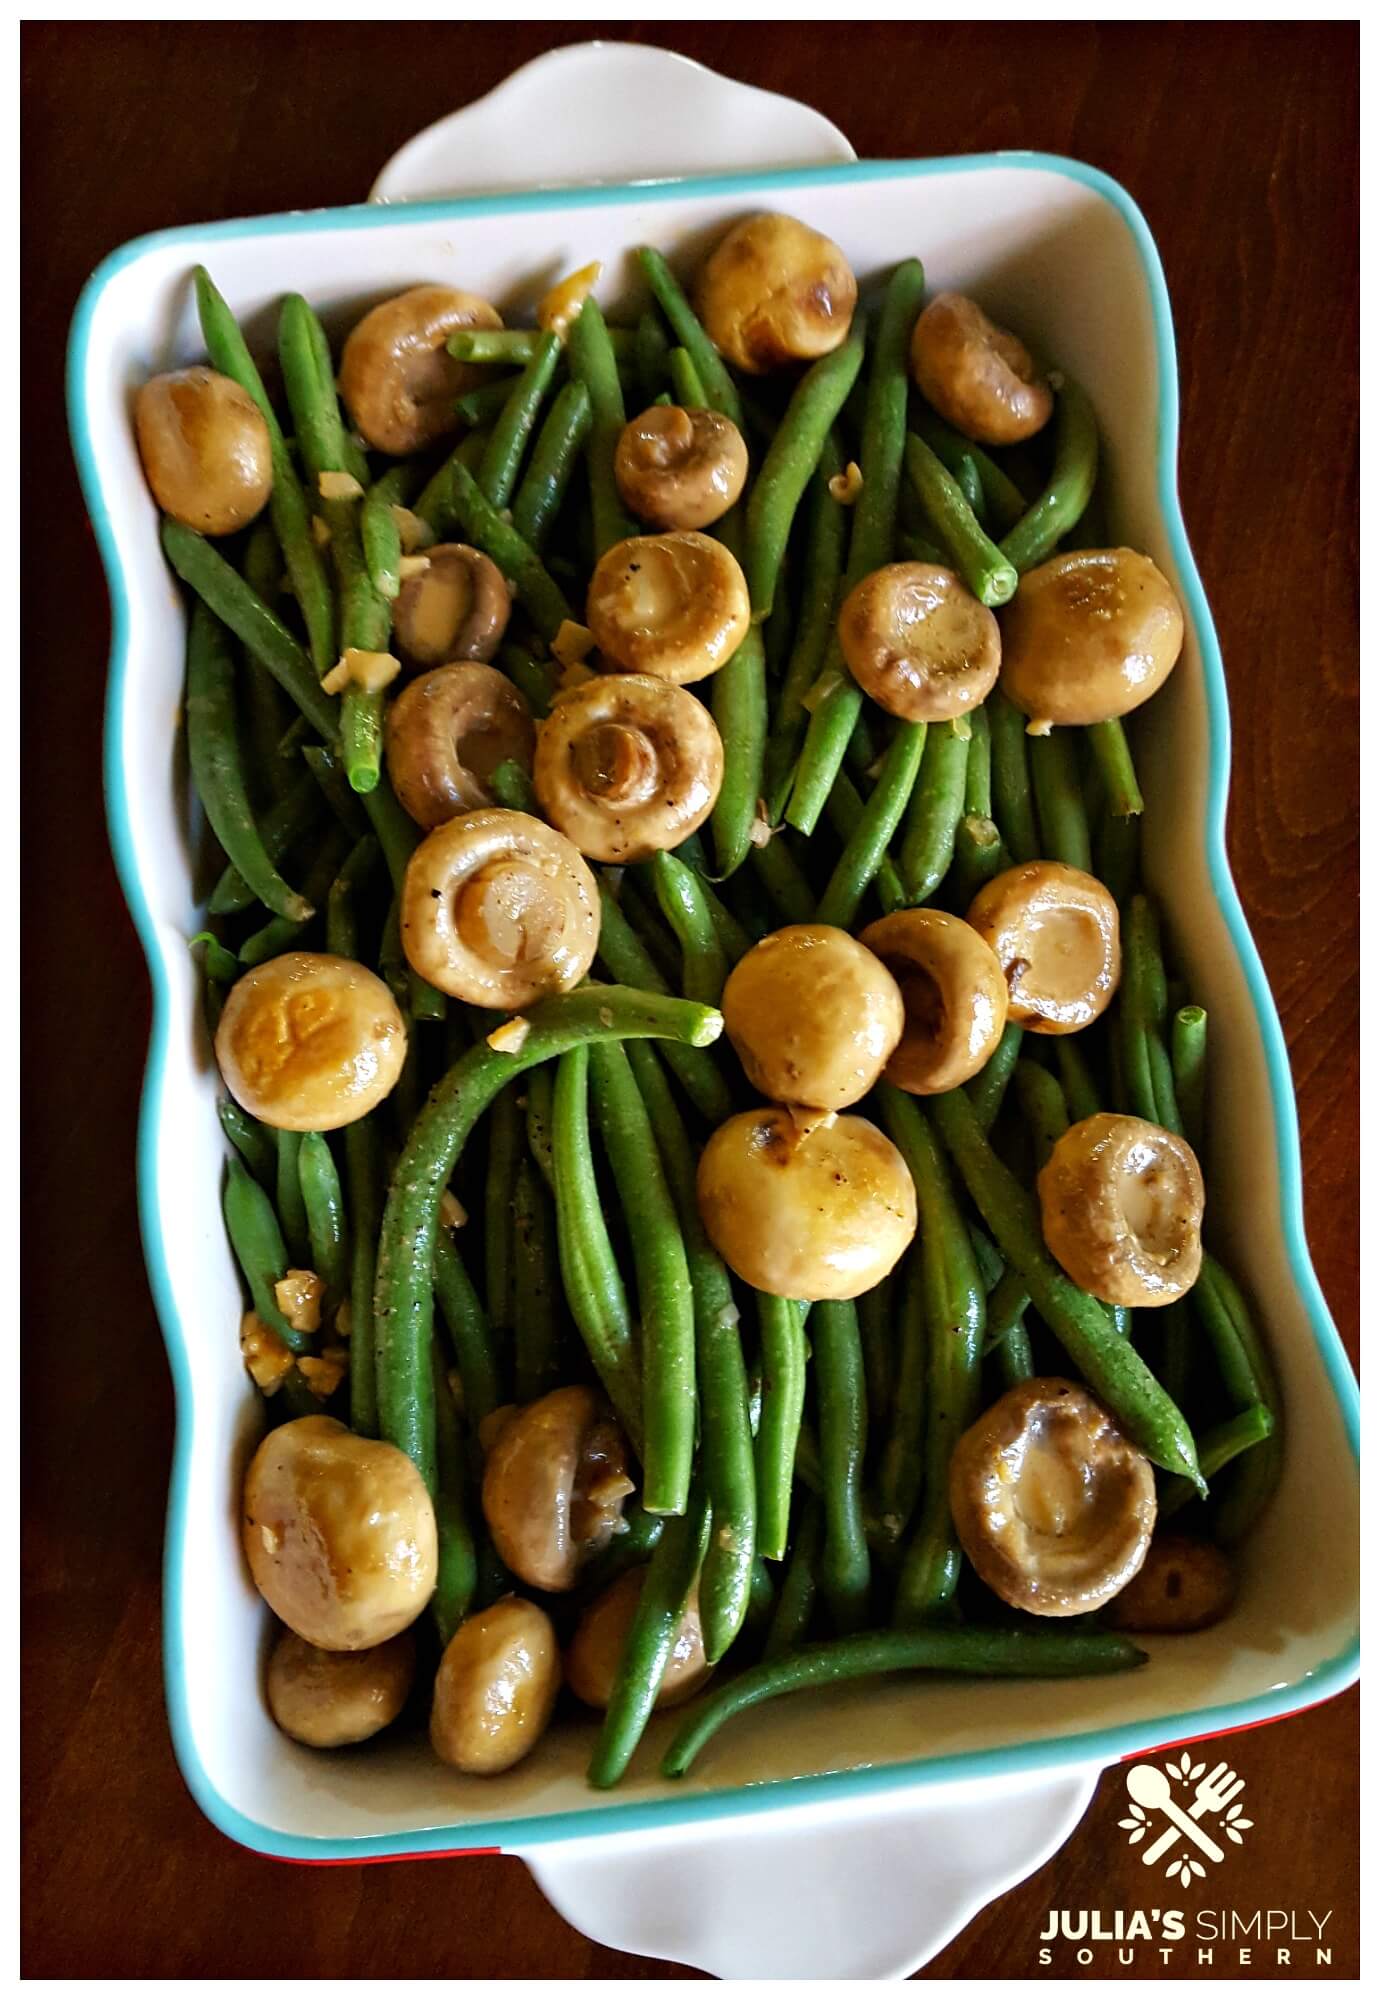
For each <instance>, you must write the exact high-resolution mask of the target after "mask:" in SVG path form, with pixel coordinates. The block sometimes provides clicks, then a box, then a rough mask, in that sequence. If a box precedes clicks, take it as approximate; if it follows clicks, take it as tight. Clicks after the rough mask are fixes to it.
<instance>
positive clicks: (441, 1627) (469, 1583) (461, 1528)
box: [431, 1342, 479, 1647]
mask: <svg viewBox="0 0 1380 2000" xmlns="http://www.w3.org/2000/svg"><path fill="white" fill-rule="evenodd" d="M431 1366H432V1380H433V1384H434V1394H435V1398H436V1590H435V1593H434V1595H433V1596H432V1599H431V1615H432V1618H433V1619H434V1620H435V1623H436V1632H437V1636H438V1637H439V1639H440V1641H441V1645H442V1646H443V1647H445V1646H448V1645H449V1644H450V1642H451V1640H452V1639H453V1638H454V1637H455V1634H456V1632H457V1631H458V1630H459V1628H460V1625H461V1623H462V1621H463V1620H464V1617H465V1614H466V1613H467V1612H468V1610H469V1608H470V1606H471V1604H472V1603H473V1602H474V1593H475V1587H476V1585H477V1583H478V1581H479V1564H478V1559H477V1557H476V1554H475V1547H474V1536H473V1534H472V1533H471V1531H470V1524H469V1520H468V1518H467V1514H466V1508H465V1446H464V1440H463V1438H462V1436H461V1432H460V1422H459V1418H458V1416H457V1414H456V1409H455V1402H454V1399H453V1397H452V1396H451V1393H450V1384H449V1382H447V1380H446V1371H445V1366H444V1364H443V1362H442V1359H441V1354H440V1350H439V1349H438V1348H437V1346H436V1345H435V1343H434V1342H433V1344H432V1350H431Z"/></svg>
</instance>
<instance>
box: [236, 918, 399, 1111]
mask: <svg viewBox="0 0 1380 2000" xmlns="http://www.w3.org/2000/svg"><path fill="white" fill-rule="evenodd" d="M406 1054H407V1030H406V1028H405V1027H404V1026H403V1018H402V1015H401V1014H400V1013H399V1011H398V1003H397V1001H396V1000H395V999H394V998H393V995H392V994H391V993H390V992H389V990H388V988H387V987H386V986H385V985H384V983H383V981H382V980H381V979H380V978H379V976H378V974H377V973H376V972H370V971H369V969H368V967H367V966H363V965H357V964H356V963H355V961H354V959H352V958H337V957H336V956H335V955H334V954H333V953H331V952H324V951H285V952H282V953H281V954H280V955H279V956H278V957H277V958H270V959H266V960H265V961H264V963H263V964H262V965H256V966H254V967H253V968H252V970H251V971H249V972H246V973H244V974H243V975H242V977H241V978H239V979H237V980H236V981H235V984H234V985H233V986H232V987H231V988H230V994H229V997H228V999H227V1000H226V1002H225V1006H224V1008H223V1009H222V1010H221V1017H220V1021H219V1023H218V1024H217V1027H216V1061H217V1062H218V1063H219V1064H220V1069H221V1074H222V1076H223V1077H224V1078H225V1081H226V1084H227V1086H228V1087H229V1090H230V1094H231V1096H232V1097H233V1098H234V1099H235V1101H236V1102H237V1103H238V1104H242V1105H243V1106H244V1108H245V1110H246V1111H249V1112H252V1113H253V1115H254V1117H256V1118H261V1119H262V1120H263V1122H264V1123H265V1124H266V1125H275V1126H277V1127H279V1129H280V1130H283V1131H288V1132H334V1131H335V1130H337V1129H338V1128H339V1127H340V1126H342V1125H351V1124H353V1123H354V1121H355V1119H356V1118H363V1116H364V1115H365V1113H366V1112H368V1111H372V1110H373V1109H374V1107H375V1105H376V1104H381V1103H382V1102H383V1100H384V1098H385V1097H387V1095H388V1093H389V1091H390V1090H391V1089H392V1088H393V1085H394V1084H395V1083H396V1082H397V1080H398V1078H399V1076H400V1075H401V1073H402V1066H403V1059H404V1057H405V1056H406Z"/></svg>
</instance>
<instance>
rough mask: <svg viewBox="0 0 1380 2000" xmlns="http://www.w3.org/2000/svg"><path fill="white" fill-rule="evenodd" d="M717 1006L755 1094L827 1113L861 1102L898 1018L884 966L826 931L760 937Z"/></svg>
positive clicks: (803, 928)
mask: <svg viewBox="0 0 1380 2000" xmlns="http://www.w3.org/2000/svg"><path fill="white" fill-rule="evenodd" d="M722 1005H723V1016H724V1029H725V1032H726V1033H727V1035H728V1038H729V1040H730V1041H731V1042H732V1044H733V1046H734V1048H735V1049H736V1050H737V1053H738V1060H739V1061H740V1062H741V1063H742V1065H743V1068H744V1070H745V1071H746V1072H747V1079H748V1082H749V1083H750V1084H751V1085H752V1086H753V1088H754V1089H755V1090H760V1091H761V1093H762V1095H763V1096H764V1097H774V1098H776V1099H777V1101H778V1102H779V1103H784V1104H807V1105H814V1106H816V1107H818V1108H819V1109H821V1110H824V1111H841V1110H842V1109H843V1108H844V1106H845V1105H847V1104H856V1103H857V1101H858V1099H859V1098H860V1097H866V1095H867V1093H868V1091H869V1090H871V1088H872V1086H873V1084H874V1083H875V1082H876V1081H877V1078H878V1077H879V1076H880V1075H881V1073H882V1069H883V1066H884V1065H885V1063H886V1060H887V1058H888V1056H889V1055H890V1054H891V1052H892V1050H893V1049H894V1048H895V1046H896V1042H897V1038H898V1037H899V1035H900V1033H901V1029H902V1026H903V1024H904V1020H905V1010H904V1007H903V1004H902V999H901V993H900V990H899V988H898V987H897V984H896V981H895V980H894V979H893V978H892V976H891V974H890V972H889V971H888V970H887V968H886V966H885V965H883V964H882V963H881V961H880V959H878V958H876V957H874V955H873V953H872V952H871V951H870V950H868V949H867V948H866V946H865V945H864V944H863V943H860V942H859V940H858V939H857V938H851V937H849V935H848V933H847V931H843V930H839V929H837V928H836V927H835V926H834V925H832V924H787V925H786V926H785V928H784V929H783V930H779V931H773V932H772V933H771V935H770V936H769V937H764V938H762V939H761V940H760V942H759V943H757V944H755V945H754V946H753V947H752V949H751V951H749V952H747V953H745V954H744V956H743V957H742V958H740V959H739V961H738V963H737V964H736V965H735V966H734V968H733V970H732V972H731V973H730V974H729V976H728V983H727V985H726V986H725V987H724V994H723V1002H722Z"/></svg>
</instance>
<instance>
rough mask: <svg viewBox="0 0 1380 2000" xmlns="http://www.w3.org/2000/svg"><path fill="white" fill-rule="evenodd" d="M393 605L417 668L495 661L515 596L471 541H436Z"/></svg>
mask: <svg viewBox="0 0 1380 2000" xmlns="http://www.w3.org/2000/svg"><path fill="white" fill-rule="evenodd" d="M422 559H423V560H424V561H425V563H426V568H425V569H424V570H421V571H419V572H418V574H417V575H416V576H409V577H408V579H407V581H406V583H404V585H403V587H402V589H401V590H400V591H399V592H398V595H397V598H396V599H395V601H394V604H393V637H394V639H395V641H396V642H397V647H398V651H399V652H400V653H401V654H402V656H403V658H404V659H405V660H406V661H407V662H408V663H409V665H411V666H414V667H439V666H444V665H445V664H446V663H447V662H449V661H451V660H491V659H492V658H493V656H494V654H495V653H496V652H497V651H498V645H499V641H500V640H501V639H502V637H503V634H504V632H505V631H506V630H507V629H508V618H509V614H510V613H511V611H512V608H513V599H512V593H511V592H510V590H509V589H508V584H507V579H506V578H505V577H504V574H503V572H502V570H501V569H500V568H499V567H498V564H497V563H496V562H494V561H492V560H491V558H490V557H488V556H486V555H484V554H483V553H482V552H481V551H480V550H479V549H472V548H470V547H469V546H468V544H467V543H465V542H436V543H434V544H433V545H432V547H431V548H429V549H427V550H426V551H425V554H424V556H423V558H422Z"/></svg>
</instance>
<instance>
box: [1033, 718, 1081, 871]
mask: <svg viewBox="0 0 1380 2000" xmlns="http://www.w3.org/2000/svg"><path fill="white" fill-rule="evenodd" d="M1028 755H1029V758H1030V776H1031V779H1032V782H1033V784H1034V787H1035V803H1036V806H1037V808H1038V810H1039V815H1040V851H1041V853H1042V854H1043V855H1044V856H1045V858H1046V859H1047V860H1050V861H1062V862H1063V863H1064V865H1065V866H1066V867H1068V868H1081V869H1082V871H1083V873H1084V874H1085V875H1091V874H1092V841H1091V838H1090V837H1089V833H1088V812H1087V807H1086V806H1085V805H1084V803H1083V792H1082V787H1081V786H1080V785H1079V782H1078V767H1077V764H1076V763H1075V761H1074V755H1073V741H1072V738H1071V736H1070V734H1069V732H1068V730H1066V729H1051V730H1050V732H1049V734H1048V736H1032V737H1031V738H1030V739H1029V744H1028Z"/></svg>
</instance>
